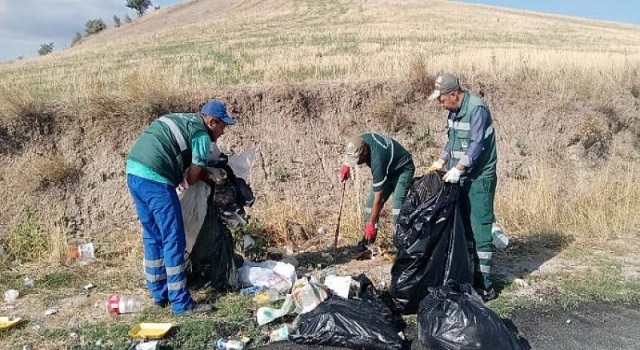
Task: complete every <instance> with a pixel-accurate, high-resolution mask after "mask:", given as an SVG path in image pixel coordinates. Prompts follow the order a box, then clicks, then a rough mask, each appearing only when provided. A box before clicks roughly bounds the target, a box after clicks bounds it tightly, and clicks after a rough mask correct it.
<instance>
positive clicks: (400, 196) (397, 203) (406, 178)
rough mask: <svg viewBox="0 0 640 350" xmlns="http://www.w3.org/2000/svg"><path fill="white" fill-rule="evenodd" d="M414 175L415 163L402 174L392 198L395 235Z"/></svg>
mask: <svg viewBox="0 0 640 350" xmlns="http://www.w3.org/2000/svg"><path fill="white" fill-rule="evenodd" d="M414 173H415V167H414V166H413V163H411V165H410V166H407V167H406V169H405V171H403V172H402V173H400V175H399V176H398V180H397V181H396V186H395V188H394V191H393V195H392V198H391V217H392V218H393V227H394V231H393V232H394V234H395V226H396V221H397V220H398V215H400V209H401V208H402V205H403V204H404V200H405V199H406V198H407V193H409V188H410V187H411V183H412V182H413V175H414Z"/></svg>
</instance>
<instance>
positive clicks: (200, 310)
mask: <svg viewBox="0 0 640 350" xmlns="http://www.w3.org/2000/svg"><path fill="white" fill-rule="evenodd" d="M211 311H213V307H212V306H211V305H209V304H198V303H193V304H192V305H191V309H189V310H186V311H185V312H183V313H181V315H184V316H191V315H193V314H208V313H210V312H211Z"/></svg>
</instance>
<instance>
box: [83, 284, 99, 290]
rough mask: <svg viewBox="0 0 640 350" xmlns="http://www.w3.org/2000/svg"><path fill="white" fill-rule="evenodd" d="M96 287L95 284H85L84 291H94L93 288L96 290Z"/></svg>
mask: <svg viewBox="0 0 640 350" xmlns="http://www.w3.org/2000/svg"><path fill="white" fill-rule="evenodd" d="M95 287H96V286H95V284H93V283H87V284H85V285H84V286H82V289H84V290H91V289H93V288H95Z"/></svg>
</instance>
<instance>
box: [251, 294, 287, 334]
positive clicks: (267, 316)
mask: <svg viewBox="0 0 640 350" xmlns="http://www.w3.org/2000/svg"><path fill="white" fill-rule="evenodd" d="M293 311H295V301H294V300H293V296H292V295H291V294H287V296H286V298H285V299H284V303H283V304H282V306H281V307H280V309H274V308H270V307H264V306H263V307H260V308H258V311H257V312H256V319H257V321H258V325H260V326H262V325H265V324H267V323H269V322H271V321H273V320H275V319H277V318H280V317H282V316H284V315H287V314H289V313H291V312H293Z"/></svg>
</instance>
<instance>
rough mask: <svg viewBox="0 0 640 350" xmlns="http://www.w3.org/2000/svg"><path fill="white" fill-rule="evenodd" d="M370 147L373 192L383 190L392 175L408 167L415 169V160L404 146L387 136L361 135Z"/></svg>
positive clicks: (368, 163)
mask: <svg viewBox="0 0 640 350" xmlns="http://www.w3.org/2000/svg"><path fill="white" fill-rule="evenodd" d="M360 137H362V139H363V140H364V143H365V144H366V145H367V146H369V152H370V153H369V161H368V162H367V165H368V166H369V167H370V168H371V176H372V177H373V190H374V192H378V191H381V190H382V187H383V186H384V184H385V182H386V181H387V179H388V178H389V177H390V176H391V175H395V174H398V173H401V172H403V171H404V170H405V168H407V167H413V158H412V157H411V153H409V152H408V151H407V150H406V149H405V148H404V147H402V145H400V144H399V143H398V142H397V141H396V140H394V139H392V138H391V137H389V136H386V135H380V134H376V133H366V134H362V135H360Z"/></svg>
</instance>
